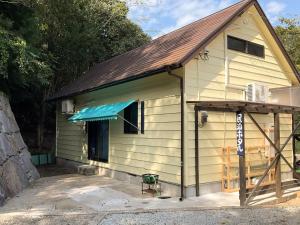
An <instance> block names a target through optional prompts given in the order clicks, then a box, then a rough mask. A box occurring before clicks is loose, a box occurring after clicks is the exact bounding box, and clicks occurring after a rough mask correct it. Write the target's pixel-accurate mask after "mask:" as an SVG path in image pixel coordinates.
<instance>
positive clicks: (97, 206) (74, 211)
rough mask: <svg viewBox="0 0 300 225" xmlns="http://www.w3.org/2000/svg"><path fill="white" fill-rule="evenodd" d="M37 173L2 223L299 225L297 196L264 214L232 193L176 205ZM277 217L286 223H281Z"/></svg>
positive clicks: (94, 182) (113, 183) (120, 188)
mask: <svg viewBox="0 0 300 225" xmlns="http://www.w3.org/2000/svg"><path fill="white" fill-rule="evenodd" d="M39 170H40V173H41V176H42V178H41V179H39V180H37V181H36V182H35V183H34V184H33V185H32V186H30V187H28V188H26V189H25V190H24V191H23V192H21V193H20V194H19V195H18V196H16V197H14V198H12V199H9V200H8V201H7V203H6V204H5V206H4V207H2V208H0V224H1V225H2V224H5V225H11V224H25V225H26V224H34V225H44V224H72V225H73V224H113V225H116V224H131V225H132V224H144V225H145V224H193V223H194V222H195V223H197V222H196V221H202V222H201V224H262V223H259V222H260V220H259V219H258V220H251V216H250V215H256V214H257V215H260V217H261V221H264V223H263V224H268V223H270V224H271V223H274V222H276V224H294V219H295V218H297V219H298V220H299V221H300V218H298V217H295V216H293V215H300V207H299V206H300V198H297V199H294V200H291V201H289V202H287V203H284V204H280V205H279V206H277V207H272V208H266V209H263V210H260V208H247V209H241V208H238V207H236V206H238V205H239V200H238V194H237V193H217V194H210V195H204V196H201V197H198V198H195V197H194V198H188V199H186V200H184V201H183V202H180V201H179V200H178V198H169V199H164V200H163V199H159V198H156V197H153V196H152V194H144V195H142V194H141V190H140V188H141V187H139V186H136V185H132V184H128V183H125V182H122V181H118V180H115V179H111V178H108V177H103V176H96V175H95V176H83V175H78V174H76V173H74V172H75V171H74V170H70V169H68V168H61V167H57V166H50V167H41V168H39ZM217 207H219V208H217ZM212 208H213V209H212ZM212 210H213V211H212ZM245 210H246V211H245ZM247 210H248V211H247ZM212 212H213V213H214V214H215V215H219V216H217V217H216V220H210V219H208V218H207V217H206V216H205V215H210V214H211V213H212ZM260 212H264V213H260ZM270 213H273V214H274V213H275V214H274V215H275V217H276V218H275V219H270V218H269V217H268V216H266V215H268V214H270ZM240 214H242V215H245V216H246V217H247V215H249V216H248V217H249V218H246V219H248V220H245V218H244V220H241V219H243V218H240V217H239V216H237V215H240ZM222 215H228V218H227V217H225V218H227V220H226V219H225V220H223V219H222ZM277 215H278V216H277ZM279 215H282V218H285V219H283V220H282V219H280V218H281V216H279ZM147 221H149V223H148V222H147ZM224 221H225V222H224ZM243 221H244V222H243ZM251 221H252V222H253V223H252V222H251ZM223 222H224V223H223ZM245 222H246V223H245ZM198 224H199V223H198ZM295 224H297V223H295ZM299 224H300V223H299Z"/></svg>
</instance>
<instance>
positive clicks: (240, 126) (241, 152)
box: [236, 111, 247, 206]
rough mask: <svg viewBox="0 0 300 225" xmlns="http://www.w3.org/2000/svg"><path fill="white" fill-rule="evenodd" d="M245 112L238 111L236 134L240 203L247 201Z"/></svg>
mask: <svg viewBox="0 0 300 225" xmlns="http://www.w3.org/2000/svg"><path fill="white" fill-rule="evenodd" d="M244 117H245V114H244V112H243V111H238V112H237V113H236V135H237V154H238V156H239V178H240V192H239V196H240V205H241V206H245V203H246V191H247V189H246V165H245V120H244Z"/></svg>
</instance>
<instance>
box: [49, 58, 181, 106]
mask: <svg viewBox="0 0 300 225" xmlns="http://www.w3.org/2000/svg"><path fill="white" fill-rule="evenodd" d="M180 67H182V64H180V63H175V64H172V65H164V66H162V67H160V68H158V69H154V70H150V71H147V72H144V73H140V74H137V75H135V76H131V77H129V78H126V79H122V80H119V81H115V82H111V83H107V84H104V85H100V86H98V87H94V88H89V89H86V90H82V91H78V92H74V93H70V94H66V95H61V96H57V97H56V96H54V97H50V98H47V99H46V101H48V102H51V101H58V100H63V99H66V98H70V97H75V96H78V95H82V94H86V93H88V92H92V91H97V90H100V89H104V88H108V87H112V86H115V85H119V84H123V83H127V82H130V81H134V80H138V79H142V78H145V77H149V76H153V75H156V74H158V73H163V72H167V71H168V70H169V69H172V70H173V69H178V68H180Z"/></svg>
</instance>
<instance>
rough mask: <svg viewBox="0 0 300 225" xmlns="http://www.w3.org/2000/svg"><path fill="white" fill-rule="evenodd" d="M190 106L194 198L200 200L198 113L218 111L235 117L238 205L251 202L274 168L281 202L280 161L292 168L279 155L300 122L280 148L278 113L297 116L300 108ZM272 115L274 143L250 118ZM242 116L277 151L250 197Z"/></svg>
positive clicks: (206, 103)
mask: <svg viewBox="0 0 300 225" xmlns="http://www.w3.org/2000/svg"><path fill="white" fill-rule="evenodd" d="M187 103H189V104H194V110H195V172H196V195H197V196H199V160H198V159H199V130H198V127H199V126H198V124H199V115H198V112H199V111H217V112H232V113H236V131H237V154H238V156H239V184H240V192H239V197H240V205H241V206H245V205H248V203H249V202H250V201H251V200H252V199H253V197H254V196H255V193H256V191H257V190H258V188H259V187H260V184H261V183H262V182H263V180H264V179H265V177H266V176H267V174H268V172H269V171H270V169H271V168H272V167H273V166H275V189H276V197H277V198H278V199H280V198H281V197H282V180H281V164H280V163H281V162H280V161H281V159H282V160H284V162H285V163H286V164H287V165H288V166H289V168H290V169H291V170H292V171H294V167H293V166H292V165H291V164H290V163H289V161H288V160H287V159H286V158H285V156H284V155H283V154H282V151H283V150H284V148H285V147H286V146H287V144H288V142H289V141H290V140H291V138H292V137H293V136H294V134H295V132H296V131H297V129H298V128H299V127H300V122H299V123H298V124H296V125H295V126H294V122H293V128H292V132H291V133H290V135H289V136H288V138H287V139H286V140H285V142H284V143H283V145H282V146H281V145H280V117H279V114H280V113H284V114H292V115H294V113H299V112H300V107H295V106H287V105H278V104H269V103H257V102H245V101H187ZM269 113H272V114H273V115H274V142H273V141H272V140H271V139H270V138H269V136H268V135H267V134H266V133H265V131H264V130H263V129H262V127H261V126H260V125H259V123H258V122H257V121H256V120H255V119H254V118H253V116H252V114H269ZM245 114H246V115H248V117H249V118H250V120H251V121H252V122H253V123H254V124H255V126H256V127H257V128H258V130H259V131H260V132H261V133H262V134H263V136H264V137H265V138H266V140H268V142H269V143H270V145H271V146H272V147H274V149H275V150H276V155H275V157H274V159H273V160H272V161H271V163H270V164H269V166H268V167H267V168H266V170H265V172H264V173H263V175H262V176H261V177H260V178H259V180H258V182H257V184H256V185H255V186H254V188H253V189H252V191H251V192H250V193H247V188H246V169H245V129H244V128H245V124H244V118H245Z"/></svg>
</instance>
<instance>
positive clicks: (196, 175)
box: [195, 107, 200, 196]
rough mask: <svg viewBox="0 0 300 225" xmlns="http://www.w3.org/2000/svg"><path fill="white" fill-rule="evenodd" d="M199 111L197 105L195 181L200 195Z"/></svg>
mask: <svg viewBox="0 0 300 225" xmlns="http://www.w3.org/2000/svg"><path fill="white" fill-rule="evenodd" d="M198 124H199V111H198V108H197V107H195V183H196V196H199V195H200V193H199V130H198V129H199V128H198Z"/></svg>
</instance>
